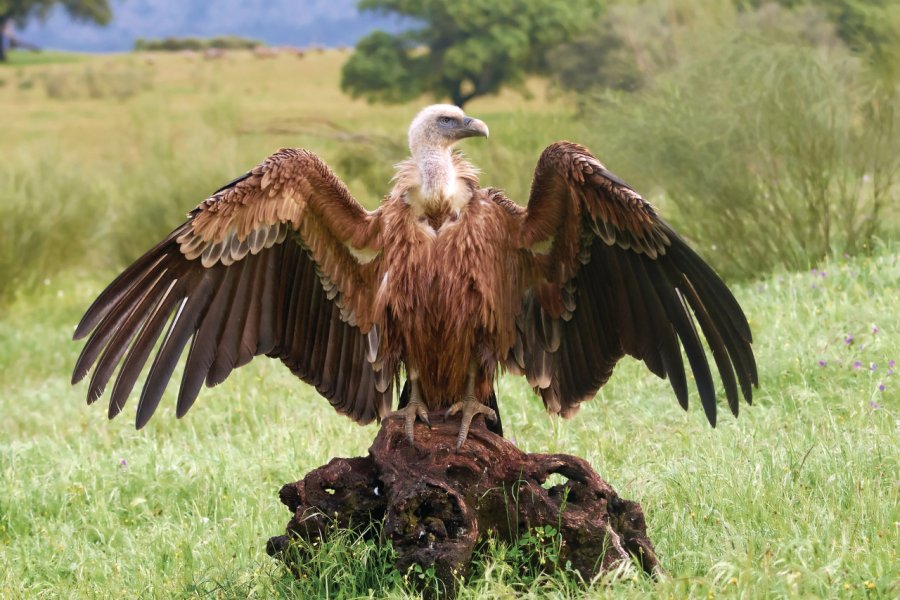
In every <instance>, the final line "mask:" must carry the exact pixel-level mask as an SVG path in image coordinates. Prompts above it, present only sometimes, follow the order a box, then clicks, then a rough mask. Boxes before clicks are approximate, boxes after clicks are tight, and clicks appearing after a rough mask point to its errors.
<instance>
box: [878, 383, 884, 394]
mask: <svg viewBox="0 0 900 600" xmlns="http://www.w3.org/2000/svg"><path fill="white" fill-rule="evenodd" d="M878 391H879V392H883V391H884V384H883V383H879V384H878Z"/></svg>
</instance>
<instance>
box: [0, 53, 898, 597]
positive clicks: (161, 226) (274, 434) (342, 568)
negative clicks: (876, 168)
mask: <svg viewBox="0 0 900 600" xmlns="http://www.w3.org/2000/svg"><path fill="white" fill-rule="evenodd" d="M344 57H345V55H341V54H340V53H338V52H327V53H324V54H320V55H311V56H308V57H307V58H304V59H303V60H298V59H296V58H293V57H290V58H289V57H279V58H278V59H275V60H272V61H256V60H254V59H253V58H252V57H250V56H249V55H241V54H238V55H235V56H234V57H233V58H231V59H228V60H226V61H224V62H204V61H197V60H192V59H190V58H188V57H185V56H159V57H157V58H156V61H155V62H154V63H153V65H152V66H149V68H152V69H154V70H155V77H154V79H153V86H152V87H150V88H147V89H143V90H142V91H141V92H140V93H138V94H136V95H134V96H131V97H129V98H127V99H125V100H121V101H120V100H114V99H111V98H102V99H92V98H90V97H80V96H79V97H74V98H71V99H52V98H48V97H47V96H46V93H45V92H44V91H42V89H41V88H40V87H39V86H35V87H31V88H20V87H18V86H16V85H9V84H8V85H6V86H4V87H2V88H0V110H2V111H3V113H4V115H7V116H8V117H9V118H8V128H9V129H10V130H11V133H8V135H6V136H4V137H3V139H0V149H2V150H5V151H6V152H4V156H13V157H15V158H14V159H12V160H6V161H4V164H3V165H2V167H0V168H2V169H5V171H2V172H0V173H2V175H0V186H4V187H2V188H0V190H2V193H3V195H4V201H3V202H2V203H0V211H8V212H2V215H0V216H2V217H3V218H2V219H0V228H6V229H0V238H2V239H3V240H4V242H2V243H3V244H7V245H5V246H4V245H2V244H0V252H2V254H0V258H2V259H4V260H5V261H6V263H8V264H10V265H12V266H9V267H4V268H6V269H7V270H8V272H14V273H18V275H17V278H18V279H17V282H18V283H17V285H16V286H15V289H14V290H12V291H10V290H9V289H8V284H7V288H5V289H4V292H5V299H4V301H3V302H4V303H3V304H0V307H2V308H0V415H2V416H3V418H2V419H0V477H2V483H0V489H2V490H3V493H2V494H0V597H4V598H5V597H10V598H16V597H29V598H31V597H57V596H64V597H75V598H94V597H100V598H106V597H116V596H120V597H147V598H172V597H175V598H185V597H209V596H211V597H224V598H245V597H258V598H270V597H331V598H338V597H372V598H380V597H390V598H406V597H412V596H414V593H413V592H412V591H411V589H410V588H409V586H408V584H407V581H406V580H405V579H404V577H403V576H402V575H398V574H395V573H393V571H392V570H391V569H390V568H389V562H390V556H389V552H388V551H387V550H385V549H380V548H377V547H375V546H372V545H368V544H364V543H360V542H357V541H355V540H353V539H351V538H348V537H346V536H345V537H344V538H341V539H338V540H337V541H335V542H333V543H330V544H328V545H327V546H326V547H324V548H322V549H321V551H320V552H319V553H318V554H317V555H316V556H315V557H314V559H313V560H312V561H311V562H310V563H309V564H308V573H307V577H306V578H305V579H302V580H299V581H298V580H294V579H293V578H292V577H291V576H289V575H288V574H287V573H286V572H285V571H284V570H283V569H282V568H281V567H279V565H278V564H277V563H275V562H274V561H272V560H271V559H270V558H269V557H268V556H266V555H265V551H264V543H265V540H266V539H267V538H268V537H269V536H271V535H276V534H278V533H280V532H281V530H282V528H283V526H284V524H285V523H286V522H287V519H288V517H289V515H288V513H287V511H286V510H285V509H284V507H283V506H281V504H280V503H279V502H278V498H277V491H278V489H279V487H280V486H281V485H282V484H283V483H285V482H287V481H293V480H295V479H298V478H299V477H301V476H302V475H303V474H305V473H306V472H307V471H309V470H310V469H312V468H314V467H316V466H319V465H321V464H323V463H325V462H327V461H328V460H330V459H331V458H332V457H334V456H352V455H358V454H361V453H364V452H365V451H366V448H367V447H368V445H369V443H370V441H371V439H372V438H373V437H374V435H375V431H376V430H375V428H374V426H370V427H366V428H360V427H358V426H356V425H354V424H353V423H351V422H350V421H349V420H347V419H346V418H344V417H340V416H339V415H337V414H335V413H334V411H333V410H331V409H330V408H329V407H328V405H327V403H326V402H324V401H323V400H322V399H321V398H319V397H318V396H317V395H316V394H315V392H313V391H312V390H311V389H309V388H308V387H307V386H305V385H304V384H302V383H300V382H299V381H297V380H296V379H295V378H293V377H292V376H291V375H290V373H289V372H288V371H287V370H286V369H284V368H283V367H282V366H281V365H280V364H278V363H276V362H274V361H270V360H267V359H259V360H256V361H254V362H253V363H251V364H250V365H248V366H247V367H245V368H243V369H241V370H239V371H238V372H237V373H235V374H234V375H232V377H231V378H229V380H228V381H227V382H226V383H225V384H223V385H221V386H219V387H217V388H214V389H211V390H204V392H203V393H202V397H201V399H200V400H199V402H198V403H197V405H196V406H195V407H194V408H193V409H192V411H191V413H190V415H189V416H188V417H186V418H185V419H183V420H181V421H178V420H176V419H175V418H174V397H173V394H172V390H170V392H169V393H168V394H167V396H166V397H165V398H164V400H163V405H162V407H161V409H160V414H159V415H158V416H157V417H156V418H155V419H154V420H153V421H151V423H150V425H148V427H147V428H145V429H144V430H142V431H140V432H136V431H134V430H133V428H132V424H131V422H130V418H129V417H127V416H126V417H122V418H120V419H117V420H115V421H112V422H107V421H106V418H105V410H104V409H103V407H97V406H93V407H85V406H84V403H83V394H84V391H85V390H84V386H83V385H82V386H79V387H78V388H74V389H73V388H72V387H70V385H69V382H68V379H69V373H70V369H71V366H72V364H73V363H74V360H75V358H76V356H77V353H78V351H79V349H80V348H79V345H78V344H74V343H72V342H71V341H70V340H69V338H70V335H71V332H72V329H73V326H74V324H75V323H76V322H77V320H78V318H79V317H80V315H81V312H82V311H83V310H84V308H85V307H86V306H87V305H88V304H89V303H90V301H91V300H92V299H93V298H94V296H95V295H96V294H97V292H98V291H99V290H100V289H101V288H102V287H103V286H104V285H105V284H106V283H107V282H108V281H109V279H110V278H111V276H112V275H114V274H115V270H116V269H117V268H119V267H121V266H122V264H123V263H124V262H127V261H128V260H129V259H131V258H133V257H134V256H135V254H136V253H137V252H139V251H140V250H141V249H143V248H144V247H145V246H146V245H147V244H148V242H149V241H152V239H153V238H154V237H155V236H158V235H159V234H160V233H161V232H164V231H165V230H167V229H170V228H171V227H172V226H173V225H174V224H175V223H177V222H178V220H179V219H180V218H181V215H182V214H183V213H184V212H185V210H186V209H188V208H190V207H191V206H193V204H195V203H196V202H197V201H198V200H199V199H201V198H202V197H203V196H204V195H205V194H206V193H207V192H208V191H209V190H211V189H214V188H215V187H216V186H217V185H219V184H220V183H222V182H224V181H227V180H228V179H230V178H231V177H233V176H234V175H236V174H237V173H239V172H241V171H242V170H243V169H245V168H246V167H247V166H249V165H252V164H254V163H255V162H257V161H258V160H259V159H260V158H261V157H263V156H265V155H266V154H267V153H268V152H270V151H271V150H272V149H274V148H276V147H278V146H281V145H303V146H307V147H310V148H313V149H315V150H316V151H317V152H319V153H320V154H322V155H323V156H325V157H326V159H328V160H332V159H334V158H335V157H337V156H338V155H339V153H340V151H341V148H342V147H343V146H344V144H345V143H346V142H345V140H343V139H342V138H341V135H339V133H336V130H335V129H334V128H333V127H330V126H328V125H327V123H326V122H334V123H339V124H340V125H341V126H342V127H345V128H347V129H349V130H358V131H364V132H367V133H369V134H373V135H384V136H388V137H389V138H390V139H393V140H397V139H398V138H399V140H400V143H402V135H398V131H399V132H402V130H403V127H404V125H405V122H406V121H407V120H408V119H409V118H410V116H411V114H412V112H413V111H414V110H415V108H416V107H415V106H412V105H409V106H400V107H387V108H385V107H370V106H367V105H365V104H363V103H359V102H354V101H350V100H348V99H346V98H344V97H343V96H341V95H340V94H339V92H338V91H337V87H336V79H337V78H336V74H335V71H336V67H337V66H338V65H339V64H340V61H342V60H343V59H344ZM136 60H137V59H135V58H134V57H98V58H87V59H85V60H84V61H82V62H79V63H76V64H74V65H34V66H28V67H24V68H22V69H21V75H19V76H17V77H19V78H20V79H22V80H26V79H28V78H38V77H40V76H41V74H42V73H45V72H50V71H52V70H56V69H73V70H75V71H76V72H81V70H83V69H84V63H85V62H90V63H91V64H92V65H93V66H95V67H97V68H98V69H100V68H102V66H103V65H104V64H110V65H112V66H115V67H116V68H122V67H123V65H128V64H129V63H130V62H131V61H136ZM144 66H147V65H143V66H141V68H143V67H144ZM558 102H560V101H559V100H555V101H553V102H550V101H548V100H546V99H544V97H543V95H542V94H538V95H537V96H536V99H534V100H523V99H520V98H519V97H517V96H515V95H509V96H504V97H501V98H498V99H487V100H484V101H483V102H481V103H478V102H476V103H473V105H472V106H471V108H470V112H472V113H473V114H476V115H478V116H484V118H485V120H486V121H487V122H488V123H489V124H490V125H491V130H492V138H491V140H490V142H489V143H486V144H482V145H476V144H470V145H469V146H468V147H467V150H468V151H469V153H470V154H471V155H472V156H473V157H474V158H475V160H476V161H477V162H478V163H479V164H480V165H481V166H482V168H483V169H484V170H485V176H484V180H485V183H489V184H492V185H503V186H504V187H506V188H508V189H510V190H511V192H512V193H513V194H514V195H515V197H517V198H524V197H525V193H526V190H527V186H528V180H529V177H530V170H531V168H532V167H533V163H534V161H535V160H536V158H537V155H538V153H539V151H540V148H541V147H542V146H543V145H545V144H546V143H547V142H549V141H552V139H553V137H569V138H573V139H578V134H579V131H578V126H577V124H576V123H575V122H574V121H573V120H572V119H570V118H569V117H567V116H565V112H564V111H563V110H562V108H563V107H562V106H561V105H560V104H558ZM522 123H525V125H523V124H522ZM554 133H555V134H556V135H555V136H554ZM399 158H402V156H396V157H395V156H385V157H384V160H385V161H386V162H393V161H396V160H398V159H399ZM607 161H608V162H609V163H611V166H613V167H614V164H615V163H614V160H613V159H612V158H609V159H607ZM369 185H370V184H368V185H367V184H365V183H364V180H362V179H359V180H357V181H355V182H354V181H352V180H351V186H352V189H353V191H354V193H356V194H357V195H358V196H360V197H365V198H368V200H367V203H368V204H370V205H372V204H374V203H375V202H377V196H373V195H372V194H371V193H370V192H369V187H368V186H369ZM7 199H11V201H10V202H7ZM67 203H73V204H75V206H76V207H77V208H78V209H79V210H76V211H72V210H71V209H72V207H70V206H67ZM10 206H12V207H14V209H15V210H13V209H11V208H10ZM82 213H83V214H86V215H88V217H82V218H83V219H84V220H76V221H72V219H75V215H77V214H82ZM57 229H58V230H59V231H57ZM29 231H48V232H55V233H56V235H55V236H51V235H49V234H47V235H46V236H38V237H40V239H37V237H36V238H35V239H34V240H33V245H30V246H29V245H27V242H28V240H27V239H26V238H27V236H25V235H24V233H28V232H29ZM23 232H24V233H23ZM12 234H16V235H18V236H20V237H19V238H15V239H16V241H15V242H14V243H12V242H7V241H6V240H7V239H10V238H8V236H9V235H12ZM42 240H45V241H42ZM47 240H49V241H47ZM16 253H18V254H16ZM26 255H27V266H26V267H17V266H16V265H18V264H19V263H22V262H23V261H26ZM10 257H12V259H11V258H10ZM0 264H4V263H3V262H2V261H0ZM816 267H817V270H816V271H814V272H813V271H804V272H799V273H789V272H781V273H776V274H774V275H771V276H769V277H767V278H765V279H761V280H759V281H754V282H748V283H745V284H741V285H738V286H736V287H735V290H736V294H737V296H738V298H739V299H740V301H741V302H742V304H743V306H744V307H745V309H746V311H747V313H748V315H749V316H750V319H751V321H752V327H753V330H754V334H755V336H756V337H755V339H756V344H755V348H756V352H757V355H758V357H759V362H760V374H761V388H760V390H759V392H758V395H757V398H756V401H755V403H754V406H753V407H746V406H745V407H743V408H742V413H741V417H740V418H739V419H737V420H735V419H732V418H730V417H723V418H722V419H721V422H720V425H719V427H718V428H717V429H716V430H711V429H710V428H709V427H708V426H707V425H706V422H705V419H704V418H703V416H702V411H700V410H699V407H698V406H696V405H695V406H692V407H691V410H690V411H689V412H687V413H684V412H682V411H681V410H680V409H679V408H678V406H677V403H676V402H675V399H674V396H673V395H672V392H671V390H670V389H669V387H668V384H667V383H666V382H663V381H659V380H657V379H655V378H654V377H653V376H652V375H650V373H649V372H648V371H647V370H646V369H645V368H644V367H643V365H640V364H637V363H635V362H634V361H631V360H626V361H624V362H623V363H622V364H621V365H620V366H619V367H618V369H617V371H616V374H615V376H614V377H613V379H612V381H611V383H610V384H609V385H608V386H607V387H605V388H604V389H603V391H602V392H601V393H600V394H599V395H598V397H597V398H596V399H595V400H594V401H592V402H590V403H587V404H586V405H585V406H584V408H583V409H582V411H581V413H580V414H579V415H578V416H577V417H576V418H575V419H574V420H571V421H560V420H554V419H550V418H548V417H547V416H546V415H545V414H544V412H543V410H542V408H541V405H540V402H539V400H538V399H537V398H535V397H534V395H533V394H532V393H531V392H530V391H529V390H528V389H527V386H526V385H525V382H524V381H523V380H520V379H517V378H511V377H506V378H503V379H501V381H500V384H499V386H500V387H499V389H500V403H501V405H502V408H501V410H502V411H503V417H504V427H505V428H506V429H507V430H508V431H509V435H510V436H511V437H512V438H514V439H515V440H516V443H517V444H518V445H519V446H520V447H522V448H523V449H524V450H526V451H533V452H537V451H549V452H567V453H572V454H576V455H579V456H582V457H584V458H586V459H587V460H588V461H589V462H590V463H591V464H593V465H594V466H595V467H596V468H597V469H598V471H599V472H600V474H601V475H602V476H603V477H604V478H606V479H607V480H608V481H609V482H610V483H611V484H612V485H613V486H614V487H615V488H616V489H617V490H618V491H619V492H620V494H622V495H623V496H624V497H627V498H631V499H634V500H637V501H639V502H641V503H642V504H643V506H644V507H645V511H646V515H647V522H648V526H649V533H650V537H651V539H653V540H654V542H655V544H656V547H657V550H658V553H659V556H660V557H661V559H662V563H663V566H664V568H665V569H666V573H667V574H666V576H665V577H664V578H662V579H661V580H660V581H657V582H654V581H651V580H648V579H645V578H642V577H633V576H632V574H631V573H630V572H628V571H627V570H626V571H625V572H623V573H622V574H620V576H619V577H616V578H604V579H602V580H599V581H596V582H592V583H591V582H589V585H588V586H587V587H586V589H585V584H584V583H583V582H579V581H578V580H577V579H576V578H575V577H573V576H572V575H571V574H567V573H560V574H558V575H555V576H553V577H548V576H539V575H537V574H534V573H531V572H528V570H527V569H525V570H523V568H522V567H523V566H524V561H523V559H522V557H521V554H522V553H521V552H518V553H517V552H516V551H515V550H516V549H510V548H506V547H503V546H502V545H496V544H495V545H493V546H491V547H489V548H487V549H485V551H484V552H483V553H482V554H481V556H480V557H479V559H478V562H477V564H476V566H475V571H476V573H475V575H474V577H473V578H472V580H471V581H469V582H468V584H467V586H466V587H465V589H464V590H463V592H462V597H464V598H488V597H511V596H522V597H533V598H538V597H555V598H582V597H585V598H598V597H604V598H605V597H615V598H618V597H624V598H666V597H673V598H681V597H685V596H695V597H711V596H719V597H740V598H757V597H760V598H763V597H854V596H855V597H867V598H879V597H881V598H889V597H896V596H897V594H898V592H900V583H898V581H900V575H898V567H897V548H898V536H900V509H898V507H900V487H898V476H897V474H898V473H900V453H898V449H897V444H896V439H897V434H898V427H897V423H898V414H897V409H898V406H900V404H898V398H900V379H898V377H900V374H896V375H894V374H889V373H888V370H889V366H888V362H889V361H891V360H896V359H897V358H900V324H898V320H897V318H896V315H897V314H898V312H900V299H898V296H897V289H898V287H900V247H898V246H897V244H896V243H895V242H894V243H890V242H885V243H883V244H881V245H880V246H879V247H878V248H876V249H874V250H873V255H872V256H871V257H867V258H856V259H845V258H837V259H834V260H832V261H830V262H826V263H824V264H820V265H816ZM16 269H18V270H16ZM6 274H7V272H4V273H3V275H4V276H5V275H6ZM4 281H9V280H8V279H4ZM876 328H877V332H876V331H875V329H876ZM848 334H852V336H853V339H852V343H849V344H848V343H845V342H846V339H847V336H848ZM820 361H822V362H824V366H820ZM857 361H858V362H859V367H858V368H857V367H856V363H857ZM872 364H874V365H876V366H875V368H874V370H872V369H871V368H870V367H871V365H872ZM176 377H178V375H177V374H176ZM880 385H884V390H883V391H881V390H880V389H879V386H880ZM173 387H174V386H173ZM692 399H693V400H694V403H695V404H696V396H694V397H692ZM132 402H135V401H134V399H132ZM128 412H129V411H128V409H127V408H126V413H128ZM412 576H413V577H416V576H417V575H416V574H413V575H412Z"/></svg>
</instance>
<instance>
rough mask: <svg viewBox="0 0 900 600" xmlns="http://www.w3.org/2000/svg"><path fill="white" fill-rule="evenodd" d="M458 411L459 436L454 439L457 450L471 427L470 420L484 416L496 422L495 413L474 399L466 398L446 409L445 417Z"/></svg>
mask: <svg viewBox="0 0 900 600" xmlns="http://www.w3.org/2000/svg"><path fill="white" fill-rule="evenodd" d="M460 411H462V422H461V423H460V425H459V435H458V436H457V438H456V449H457V450H459V449H460V448H462V445H463V443H464V442H465V441H466V438H467V437H468V436H469V427H470V426H471V425H472V419H473V418H474V417H475V415H484V418H485V419H489V420H490V421H491V422H494V421H496V420H497V413H496V412H495V411H494V410H493V409H491V408H488V407H487V406H485V405H484V404H482V403H481V402H479V401H478V400H475V398H474V397H468V398H466V399H465V400H463V401H461V402H457V403H456V404H454V405H453V406H451V407H450V408H448V409H447V416H452V415H455V414H456V413H458V412H460Z"/></svg>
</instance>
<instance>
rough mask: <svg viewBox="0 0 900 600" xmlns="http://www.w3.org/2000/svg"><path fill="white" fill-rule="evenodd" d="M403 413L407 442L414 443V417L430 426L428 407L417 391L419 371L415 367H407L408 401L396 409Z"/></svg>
mask: <svg viewBox="0 0 900 600" xmlns="http://www.w3.org/2000/svg"><path fill="white" fill-rule="evenodd" d="M397 413H399V414H401V415H403V417H404V419H405V425H404V431H405V432H406V437H407V438H409V443H410V444H414V443H415V434H414V433H413V431H414V429H415V425H416V417H418V418H419V420H420V421H422V422H423V423H425V424H426V425H428V426H429V427H431V421H429V420H428V407H427V406H425V403H424V402H422V396H421V392H420V391H419V373H418V371H416V370H415V369H409V402H408V403H407V405H406V406H404V407H403V408H401V409H400V410H398V411H397Z"/></svg>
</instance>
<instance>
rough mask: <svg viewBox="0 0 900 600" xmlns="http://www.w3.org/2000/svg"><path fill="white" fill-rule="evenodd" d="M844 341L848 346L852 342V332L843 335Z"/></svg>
mask: <svg viewBox="0 0 900 600" xmlns="http://www.w3.org/2000/svg"><path fill="white" fill-rule="evenodd" d="M844 343H845V344H847V345H848V346H849V345H850V344H852V343H853V334H852V333H848V334H847V335H846V336H845V337H844Z"/></svg>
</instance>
